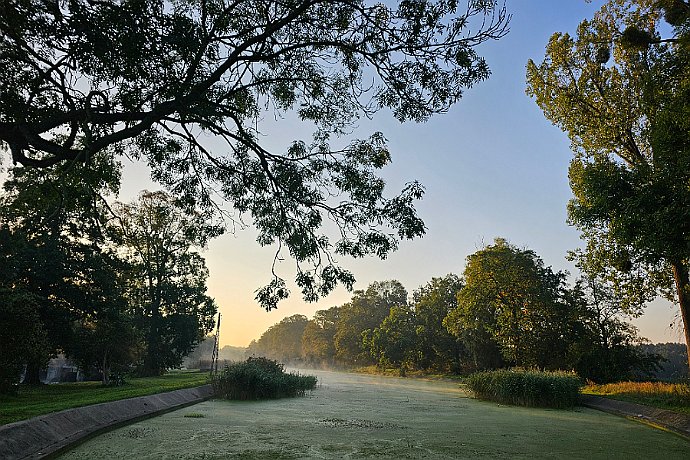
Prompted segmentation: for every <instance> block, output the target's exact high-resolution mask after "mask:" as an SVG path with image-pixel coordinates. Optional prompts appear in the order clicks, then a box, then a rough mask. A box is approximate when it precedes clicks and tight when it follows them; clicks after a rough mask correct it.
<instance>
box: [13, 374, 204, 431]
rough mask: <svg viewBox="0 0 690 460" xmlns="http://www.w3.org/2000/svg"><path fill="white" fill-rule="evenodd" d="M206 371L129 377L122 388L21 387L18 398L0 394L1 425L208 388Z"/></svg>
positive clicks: (81, 385)
mask: <svg viewBox="0 0 690 460" xmlns="http://www.w3.org/2000/svg"><path fill="white" fill-rule="evenodd" d="M207 383H209V382H208V373H207V372H198V371H195V372H181V371H176V372H170V373H168V374H165V375H163V376H160V377H144V378H128V379H127V380H126V383H125V384H124V385H122V386H119V387H104V386H103V385H101V383H100V382H78V383H59V384H53V385H38V386H23V385H22V386H21V387H20V389H19V394H18V395H16V396H7V395H0V425H5V424H7V423H12V422H17V421H20V420H26V419H28V418H31V417H36V416H37V415H44V414H49V413H51V412H57V411H61V410H65V409H72V408H74V407H81V406H88V405H90V404H98V403H103V402H109V401H117V400H120V399H127V398H135V397H137V396H147V395H152V394H156V393H164V392H166V391H173V390H180V389H183V388H192V387H197V386H200V385H205V384H207Z"/></svg>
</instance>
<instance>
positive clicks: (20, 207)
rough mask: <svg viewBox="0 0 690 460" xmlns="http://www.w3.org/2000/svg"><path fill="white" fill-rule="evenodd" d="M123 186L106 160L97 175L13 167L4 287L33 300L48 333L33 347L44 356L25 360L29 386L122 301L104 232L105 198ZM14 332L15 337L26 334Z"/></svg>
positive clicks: (2, 230)
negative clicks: (87, 327)
mask: <svg viewBox="0 0 690 460" xmlns="http://www.w3.org/2000/svg"><path fill="white" fill-rule="evenodd" d="M119 179H120V166H119V164H118V163H117V162H114V161H111V160H110V159H109V158H107V157H103V158H99V159H98V160H94V162H93V164H92V167H91V168H87V167H85V165H83V164H75V165H67V164H60V165H55V166H53V167H51V168H45V169H41V170H37V169H33V168H22V167H16V168H12V169H11V170H10V175H9V177H8V179H7V180H6V181H5V183H4V184H3V193H2V195H1V196H0V235H1V236H0V240H1V241H0V243H2V244H0V257H1V258H2V260H3V268H4V269H3V270H2V272H1V273H0V287H1V288H5V289H7V291H6V292H7V293H8V295H9V296H10V297H13V298H18V297H25V298H30V299H31V300H30V301H27V306H26V308H29V306H31V308H32V313H31V314H32V315H35V316H34V319H35V320H36V321H37V323H38V325H39V326H37V327H38V328H39V329H41V330H42V332H40V333H39V334H38V335H37V336H36V338H37V340H36V341H35V342H34V344H36V343H38V342H41V343H42V350H41V351H40V353H39V352H38V351H39V350H37V349H36V348H35V347H32V348H33V349H34V353H31V354H30V356H26V355H24V358H23V359H25V360H26V361H25V363H26V364H27V373H26V377H25V381H27V382H32V383H39V382H38V372H39V370H40V368H41V367H43V366H44V365H45V363H46V362H47V359H48V358H49V357H50V356H51V355H54V354H56V353H57V352H58V351H61V352H65V353H67V354H69V355H72V356H76V354H77V353H78V351H79V350H78V344H77V330H78V329H79V327H80V325H81V324H83V323H85V322H89V323H90V324H91V325H94V326H95V325H96V324H97V323H101V321H106V317H107V315H106V311H107V310H109V308H110V306H111V305H113V306H116V307H115V308H117V307H119V306H121V303H122V302H123V291H122V288H121V286H119V285H118V284H117V279H118V273H117V270H118V269H120V268H121V267H122V266H121V264H120V263H119V261H118V260H117V256H116V254H115V253H114V252H113V251H112V249H111V248H110V247H108V246H107V245H106V243H105V241H106V238H105V235H104V232H103V231H102V230H103V228H104V225H105V222H106V220H107V216H106V213H107V205H106V204H105V201H104V199H103V196H106V195H107V194H108V193H110V192H114V191H116V190H117V189H118V187H119ZM7 307H8V308H10V305H9V304H7ZM8 315H9V317H12V315H11V314H10V313H9V312H8ZM99 326H104V324H99ZM31 329H33V328H30V329H29V331H30V330H31ZM7 330H8V331H11V332H10V333H14V334H16V333H18V331H20V330H22V329H21V328H9V329H7ZM39 337H41V339H40V340H38V338H39ZM85 351H87V350H85ZM87 352H89V351H87Z"/></svg>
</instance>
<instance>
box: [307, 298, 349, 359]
mask: <svg viewBox="0 0 690 460" xmlns="http://www.w3.org/2000/svg"><path fill="white" fill-rule="evenodd" d="M339 318H340V307H331V308H329V309H328V310H319V311H317V312H316V313H314V318H313V319H311V320H310V321H309V322H308V323H307V325H306V326H305V327H304V333H303V334H302V356H303V357H304V359H305V360H306V361H307V362H310V363H313V364H319V365H333V364H335V332H336V325H337V324H338V320H339Z"/></svg>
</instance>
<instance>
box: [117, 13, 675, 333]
mask: <svg viewBox="0 0 690 460" xmlns="http://www.w3.org/2000/svg"><path fill="white" fill-rule="evenodd" d="M602 4H603V1H600V0H599V1H598V0H593V1H592V2H591V3H587V2H586V1H585V0H506V6H507V8H508V10H509V12H510V13H511V14H512V15H513V16H512V21H511V24H510V33H509V34H508V35H507V36H506V37H504V38H502V39H501V40H499V41H497V42H492V43H486V44H483V45H481V46H480V47H478V48H477V50H478V51H479V53H480V54H481V55H482V56H484V57H485V58H486V60H487V62H488V64H489V67H490V68H491V71H492V75H491V76H490V78H489V79H488V80H486V81H484V82H481V83H479V84H477V85H476V86H475V87H473V88H470V89H468V90H467V91H466V93H465V95H464V97H463V99H462V100H461V101H460V102H459V103H457V104H456V105H455V106H454V107H453V108H452V109H451V110H450V111H449V112H448V113H446V114H441V115H437V116H435V117H433V118H432V119H431V120H429V121H427V122H425V123H421V124H415V123H414V122H410V123H405V124H400V123H398V122H397V121H396V120H395V119H393V118H392V117H391V116H390V115H389V114H388V113H381V114H379V115H378V116H375V117H374V119H373V120H366V121H362V122H360V126H359V127H358V129H357V131H356V133H355V134H357V135H359V136H367V135H369V134H371V133H373V132H375V131H381V132H383V133H384V135H385V136H386V138H387V139H388V142H389V148H390V151H391V154H392V158H393V162H392V164H391V165H389V166H388V167H387V168H386V169H385V170H384V172H383V173H382V174H383V177H384V178H385V179H386V181H387V187H389V192H388V194H389V196H392V195H394V194H395V193H396V192H397V191H399V190H400V189H401V188H402V186H404V184H405V183H407V182H410V181H412V180H419V181H420V182H421V183H422V184H423V185H424V186H425V187H426V194H425V196H424V199H423V200H422V201H421V202H419V204H418V206H417V209H418V212H419V214H420V216H421V217H422V218H423V219H424V221H425V223H426V225H427V233H426V235H425V236H424V238H422V239H417V240H413V241H404V242H402V243H401V245H400V248H399V250H398V251H397V252H396V253H394V254H392V255H390V256H389V257H388V258H387V259H386V260H380V259H377V258H374V257H372V258H365V259H359V260H352V259H347V258H340V259H338V262H339V263H340V264H341V265H342V266H344V267H346V268H348V269H350V270H352V271H353V272H354V274H355V276H356V278H357V283H356V285H355V289H366V287H367V286H368V285H369V284H370V283H372V282H374V281H381V280H388V279H397V280H399V281H400V282H401V283H402V284H403V285H404V286H405V287H406V288H407V290H408V292H409V293H410V294H412V292H413V291H414V290H415V289H417V288H419V287H420V286H422V285H424V284H426V283H427V282H428V281H429V280H431V278H432V277H439V276H444V275H446V274H448V273H456V274H458V275H460V274H462V271H463V269H464V266H465V259H466V257H467V256H468V255H470V254H472V253H473V252H475V251H477V250H478V249H480V248H482V247H483V246H484V245H486V244H490V243H492V242H493V240H494V238H496V237H502V238H505V239H507V240H508V241H509V242H510V243H512V244H514V245H516V246H519V247H526V248H529V249H532V250H534V251H536V253H537V254H538V255H539V256H541V257H542V259H543V260H544V262H545V264H546V265H551V266H552V267H553V268H554V269H555V270H568V271H570V272H571V273H574V272H575V268H574V266H573V265H572V264H571V263H570V262H568V261H567V260H565V255H566V253H567V251H569V250H572V249H575V248H577V247H579V246H580V245H581V243H582V242H581V241H580V239H579V234H578V232H577V230H576V229H574V228H572V227H569V226H568V225H567V223H566V204H567V202H568V200H569V199H570V197H571V192H570V188H569V185H568V178H567V171H568V164H569V162H570V159H571V158H572V153H571V151H570V148H569V141H568V138H567V136H566V135H565V134H564V133H563V132H561V131H560V130H559V129H558V128H557V127H554V126H552V125H551V123H550V122H549V121H547V120H546V119H545V118H544V117H543V115H542V113H541V110H540V109H539V108H538V107H537V105H536V104H535V103H534V101H533V100H531V99H530V98H529V97H528V96H527V95H526V94H525V65H526V63H527V61H528V59H533V60H535V61H538V62H540V61H541V60H542V59H543V56H544V47H545V45H546V43H547V41H548V39H549V37H550V36H551V34H553V33H554V32H556V31H562V32H571V33H574V31H575V29H576V27H577V25H578V23H579V22H580V21H581V20H583V19H585V18H591V17H592V15H593V13H594V11H596V10H597V9H598V8H599V7H600V6H601V5H602ZM260 129H261V126H260ZM263 132H264V133H265V134H266V137H265V139H264V140H265V143H266V145H268V146H271V147H275V148H276V149H280V148H281V146H282V147H284V146H286V145H288V144H289V142H290V141H292V140H294V139H299V138H302V139H307V140H308V139H309V138H310V134H311V130H310V129H308V127H304V126H301V125H300V124H299V123H298V122H296V121H294V120H292V119H286V120H279V121H278V122H274V121H273V120H270V123H268V122H267V123H266V124H265V125H264V127H263ZM344 141H345V140H344ZM158 188H159V187H158V186H157V185H156V184H154V183H152V182H151V181H150V180H149V179H148V171H147V170H146V168H145V167H143V166H142V165H141V164H135V163H127V164H126V165H125V171H124V175H123V185H122V190H121V193H120V196H119V199H120V200H121V201H129V200H132V199H133V198H135V197H136V195H137V194H138V192H139V191H140V190H142V189H149V190H156V189H158ZM256 236H257V234H256V232H255V231H254V230H253V229H251V228H248V229H245V230H238V231H236V232H234V234H233V233H228V234H226V235H223V236H221V237H219V238H217V239H216V240H214V241H212V242H211V243H210V244H209V246H208V248H207V249H206V250H205V251H204V252H203V255H204V257H205V258H206V262H207V266H208V268H209V271H210V277H209V280H208V289H209V295H211V296H212V297H214V298H215V299H216V302H217V304H218V305H219V309H220V312H221V314H222V324H221V329H220V343H221V345H235V346H247V345H248V344H249V342H250V341H251V340H252V339H258V338H259V337H260V335H261V334H262V333H263V332H264V331H265V330H266V329H267V328H268V327H270V326H271V325H273V324H275V323H277V322H279V321H280V320H281V319H283V318H284V317H286V316H290V315H293V314H303V315H306V316H307V317H311V316H312V315H313V313H314V312H315V311H316V310H321V309H325V308H330V307H332V306H335V305H342V304H343V303H346V302H347V301H348V300H349V299H350V296H351V294H350V293H348V292H347V291H346V290H344V289H343V288H338V289H337V290H336V291H335V292H334V293H332V294H331V295H330V296H328V297H326V298H325V299H322V300H321V301H319V302H317V303H311V304H310V303H305V302H304V301H302V299H301V297H300V295H299V290H298V289H297V288H296V287H295V286H294V284H292V283H291V282H290V280H291V278H293V276H294V263H293V262H291V261H290V260H289V259H286V260H285V261H283V262H281V263H280V264H278V266H277V270H278V272H279V274H281V275H282V276H283V277H284V278H285V279H286V281H288V283H289V284H288V286H289V287H292V289H291V291H292V295H291V296H290V298H289V299H288V300H286V301H283V302H282V303H280V304H279V308H278V309H277V310H274V311H271V312H266V311H264V310H263V309H261V307H259V306H258V304H257V303H256V302H255V301H254V295H255V291H256V289H257V288H259V287H261V286H263V285H264V284H266V283H268V282H269V281H270V280H271V265H272V263H273V256H274V249H273V248H270V247H266V248H262V247H260V246H259V245H258V243H257V242H256ZM676 312H677V308H676V307H674V306H672V305H670V304H669V303H666V302H663V301H656V302H654V303H653V304H652V305H651V306H649V307H648V308H647V310H646V313H645V314H644V316H643V317H642V318H640V319H638V320H636V321H635V324H636V325H637V326H638V328H639V329H640V332H641V335H642V336H643V337H646V338H648V339H650V340H651V341H652V342H668V341H681V338H682V332H681V329H679V328H678V326H676V327H675V328H674V327H670V325H671V323H674V321H675V322H676V323H677V321H676V320H675V317H676Z"/></svg>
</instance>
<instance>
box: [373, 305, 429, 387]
mask: <svg viewBox="0 0 690 460" xmlns="http://www.w3.org/2000/svg"><path fill="white" fill-rule="evenodd" d="M415 323H416V319H415V312H414V310H413V309H412V307H411V306H410V305H400V306H394V307H391V309H390V313H389V314H388V316H386V317H385V318H384V319H383V321H381V324H380V325H379V326H378V327H376V328H374V329H373V330H372V329H369V330H367V331H365V332H364V333H363V335H362V344H363V345H364V348H365V349H367V350H368V351H369V353H370V354H371V356H372V357H373V358H374V360H375V361H376V363H377V364H378V365H380V366H389V365H392V366H395V367H397V368H399V369H400V376H401V377H404V376H405V373H406V370H407V368H408V367H409V366H412V365H414V364H415V363H416V362H417V361H418V359H417V347H416V340H417V335H416V333H415V329H416V324H415Z"/></svg>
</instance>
